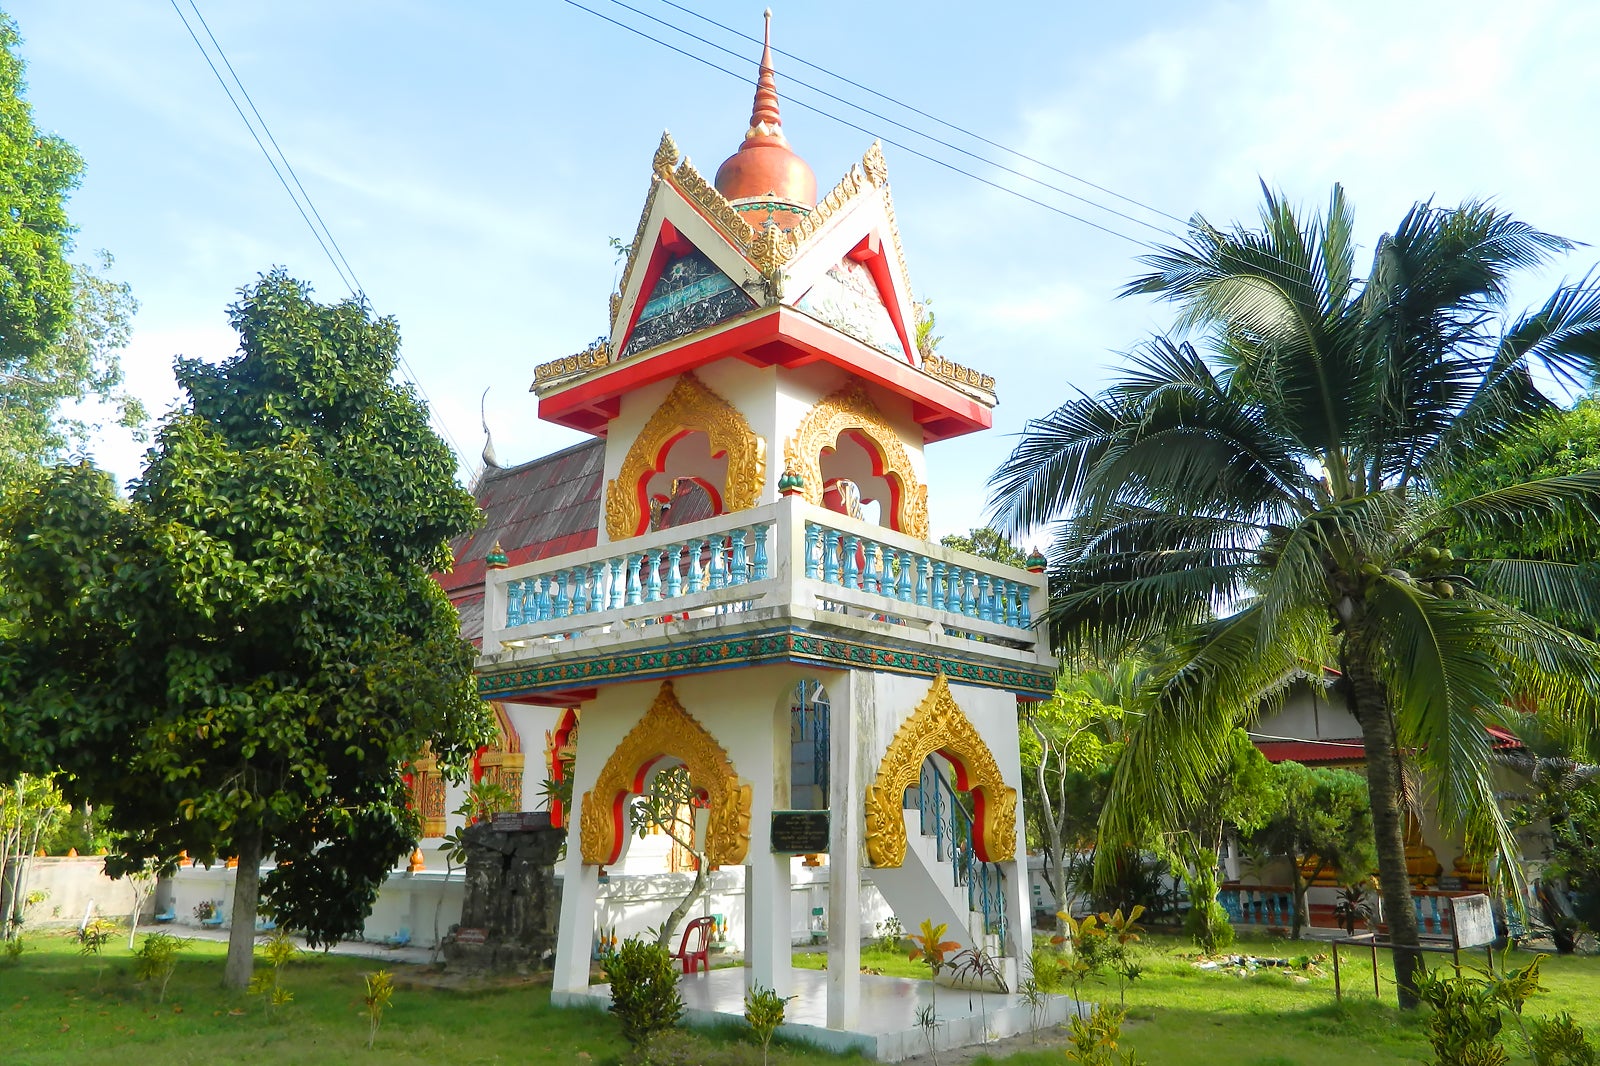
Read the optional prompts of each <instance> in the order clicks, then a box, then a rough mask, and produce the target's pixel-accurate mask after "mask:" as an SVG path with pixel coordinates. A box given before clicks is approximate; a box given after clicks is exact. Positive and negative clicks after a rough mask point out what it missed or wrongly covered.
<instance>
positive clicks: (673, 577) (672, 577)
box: [667, 544, 683, 600]
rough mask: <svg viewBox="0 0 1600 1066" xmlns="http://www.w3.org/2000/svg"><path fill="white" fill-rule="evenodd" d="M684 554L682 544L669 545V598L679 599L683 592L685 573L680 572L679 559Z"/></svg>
mask: <svg viewBox="0 0 1600 1066" xmlns="http://www.w3.org/2000/svg"><path fill="white" fill-rule="evenodd" d="M682 554H683V545H682V544H669V545H667V599H669V600H672V599H677V598H678V596H679V595H681V594H682V592H683V575H681V574H680V573H679V572H678V559H679V556H681V555H682Z"/></svg>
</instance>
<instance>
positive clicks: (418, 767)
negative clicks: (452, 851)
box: [401, 747, 445, 838]
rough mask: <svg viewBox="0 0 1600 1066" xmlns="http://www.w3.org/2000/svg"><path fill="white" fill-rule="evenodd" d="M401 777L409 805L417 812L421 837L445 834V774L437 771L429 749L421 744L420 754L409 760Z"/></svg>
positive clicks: (437, 764)
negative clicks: (408, 798)
mask: <svg viewBox="0 0 1600 1066" xmlns="http://www.w3.org/2000/svg"><path fill="white" fill-rule="evenodd" d="M401 776H402V778H403V779H404V780H405V783H406V787H407V789H408V790H409V792H410V793H411V795H410V803H409V806H410V807H411V809H412V810H414V811H416V812H417V820H418V821H419V822H420V823H421V826H422V835H423V837H424V838H427V837H442V836H444V831H445V811H444V793H445V785H444V775H443V774H442V773H441V772H440V771H439V760H438V759H435V758H434V757H433V751H432V749H430V748H427V747H424V748H423V749H422V754H421V755H419V756H418V757H417V758H415V759H413V760H411V762H410V764H409V765H407V766H406V767H405V769H404V771H403V772H402V774H401Z"/></svg>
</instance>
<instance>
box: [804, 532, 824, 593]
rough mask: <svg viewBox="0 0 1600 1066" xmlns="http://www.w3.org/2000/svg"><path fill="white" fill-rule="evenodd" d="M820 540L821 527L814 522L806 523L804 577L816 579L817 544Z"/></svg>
mask: <svg viewBox="0 0 1600 1066" xmlns="http://www.w3.org/2000/svg"><path fill="white" fill-rule="evenodd" d="M821 540H822V529H821V527H820V526H818V525H817V524H816V523H815V522H807V523H806V577H807V578H809V579H811V580H812V581H815V580H816V579H817V571H818V560H817V545H818V543H819V542H820V541H821Z"/></svg>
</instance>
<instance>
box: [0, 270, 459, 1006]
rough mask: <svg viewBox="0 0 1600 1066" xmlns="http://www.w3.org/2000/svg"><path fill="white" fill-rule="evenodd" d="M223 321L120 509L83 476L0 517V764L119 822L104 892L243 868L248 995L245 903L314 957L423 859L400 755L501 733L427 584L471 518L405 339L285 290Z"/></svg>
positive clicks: (244, 301) (382, 323)
mask: <svg viewBox="0 0 1600 1066" xmlns="http://www.w3.org/2000/svg"><path fill="white" fill-rule="evenodd" d="M229 314H230V318H231V320H232V322H233V325H234V327H235V328H236V329H237V330H238V332H239V335H240V351H239V354H237V355H236V356H234V357H233V358H231V359H229V360H227V361H225V362H221V363H217V364H211V363H205V362H201V361H199V360H196V359H180V360H179V361H178V363H177V368H176V369H177V376H178V381H179V384H180V385H181V386H182V387H183V389H184V391H185V392H186V393H187V397H188V398H187V401H186V403H185V404H184V405H183V406H182V408H181V409H180V410H178V411H177V412H175V413H174V414H173V415H171V416H169V417H168V419H167V420H166V422H165V423H164V424H163V425H162V427H161V429H160V431H159V434H158V438H157V444H156V447H155V448H154V449H153V450H152V452H151V455H150V459H149V462H148V464H147V466H146V468H145V471H144V474H143V476H142V477H141V478H140V480H139V481H137V482H136V483H135V484H134V487H133V496H132V499H131V500H128V501H121V500H118V499H117V498H116V496H115V494H114V493H113V491H112V487H111V484H110V481H109V479H108V478H107V477H106V476H105V475H104V474H102V473H100V472H99V471H96V470H94V469H92V468H91V467H89V466H88V465H87V464H83V463H79V464H75V465H71V466H65V467H60V468H57V469H55V470H54V471H52V472H51V473H50V474H49V476H48V477H45V478H43V479H42V480H40V481H39V482H37V483H36V484H33V485H30V486H29V487H28V488H27V490H26V491H24V492H20V493H18V494H17V499H16V502H15V503H14V505H13V506H12V507H11V508H10V509H9V511H8V512H7V513H5V514H4V515H3V516H0V545H4V548H3V550H0V595H3V596H4V598H5V601H6V602H5V604H4V606H5V607H6V608H7V609H8V610H9V612H10V613H11V614H12V616H13V617H15V618H17V619H18V620H19V624H18V625H17V626H16V627H15V629H14V630H13V631H12V633H11V634H10V635H8V636H4V637H0V700H3V701H4V702H5V703H6V704H7V705H8V712H9V720H8V725H9V726H10V727H11V728H9V729H8V730H7V731H6V734H5V736H4V737H0V769H4V768H5V766H6V764H8V763H10V764H20V765H22V766H23V767H24V768H26V767H27V766H30V765H31V766H49V767H54V766H60V767H62V768H64V769H65V770H67V771H68V772H69V773H70V774H71V776H70V777H68V778H66V779H64V781H63V787H64V788H65V790H66V792H67V795H68V797H69V799H71V800H73V801H75V802H76V801H79V800H88V801H92V802H94V803H97V804H108V805H109V806H110V808H111V814H110V815H109V818H110V822H111V826H112V828H113V829H114V830H115V831H116V832H117V834H118V835H117V838H116V844H115V853H114V854H113V855H112V856H111V858H110V859H108V861H107V869H108V871H109V872H111V873H113V874H123V873H128V872H131V871H134V870H137V869H140V868H142V867H143V865H144V863H145V861H146V860H147V859H148V860H154V861H156V862H157V863H160V864H163V865H168V866H170V864H171V863H172V862H173V860H174V858H175V857H176V856H177V854H178V853H179V851H180V849H182V850H187V851H188V852H189V854H190V855H192V856H193V857H194V858H195V859H196V860H197V861H209V860H213V859H215V858H217V857H219V856H227V855H237V856H238V860H239V862H238V877H237V880H236V882H235V890H234V898H233V905H232V912H231V915H230V917H231V920H232V935H231V937H230V941H229V952H228V963H227V967H226V978H225V979H226V981H227V983H228V984H229V985H231V986H233V987H240V988H242V987H244V986H245V985H246V984H247V983H248V980H249V976H250V970H251V948H252V939H253V937H254V932H255V920H256V914H257V907H258V903H259V902H261V901H264V902H265V905H266V908H267V911H268V913H270V914H272V915H273V917H275V919H276V920H277V922H278V923H279V925H281V926H285V927H289V928H294V929H296V930H300V931H302V932H304V933H305V934H306V935H307V938H308V939H309V940H310V941H311V942H312V943H314V944H315V943H331V942H334V941H337V940H338V939H340V938H342V937H345V936H348V935H350V934H351V933H353V932H355V931H356V930H358V929H359V928H360V927H361V924H362V922H363V920H364V918H365V916H366V914H367V912H368V911H369V910H370V909H371V905H372V901H373V899H374V898H375V897H376V894H377V891H378V888H379V886H380V885H381V884H382V882H383V880H384V879H385V878H386V877H387V875H388V872H389V870H390V869H391V867H392V866H393V864H394V863H395V861H396V860H397V859H398V858H400V857H401V856H403V855H405V854H406V853H408V852H409V851H410V850H411V849H412V848H413V847H414V845H415V840H416V835H417V825H416V821H415V818H414V816H413V815H412V813H411V812H410V811H409V810H408V809H407V792H406V789H405V786H404V783H403V781H402V779H401V768H402V763H403V762H405V761H406V760H407V759H410V758H413V757H414V756H416V754H417V753H418V752H420V751H422V750H424V748H427V749H428V750H430V751H431V752H432V754H433V755H434V756H435V757H436V758H437V759H438V760H439V761H440V764H441V766H443V767H444V768H445V769H446V771H447V772H449V773H451V774H453V775H460V774H462V773H463V772H464V770H465V768H466V765H467V762H468V760H469V759H470V757H471V755H472V752H473V750H474V748H475V747H476V745H477V744H479V743H480V742H486V741H487V739H488V737H489V719H488V717H487V713H486V710H485V706H484V705H483V704H482V702H481V701H480V700H478V699H477V697H476V694H475V691H474V686H473V678H472V660H473V650H472V647H471V645H470V644H468V643H466V642H465V641H463V640H461V638H460V636H459V632H458V621H457V618H456V615H455V612H454V611H453V609H452V608H451V606H450V603H449V601H448V599H446V597H445V595H444V593H443V591H442V589H441V588H440V586H439V585H438V584H437V583H435V582H434V581H433V580H432V579H431V577H430V576H429V575H430V573H431V572H433V571H437V570H442V569H444V568H446V567H448V566H449V564H450V555H449V551H448V548H447V547H446V540H447V539H448V538H449V537H450V536H452V535H454V534H457V533H459V532H461V531H463V530H465V529H467V528H470V526H471V525H472V523H473V522H474V521H475V520H476V518H477V510H476V507H475V506H474V505H473V502H472V499H471V497H470V496H468V495H467V494H466V493H465V492H463V491H462V490H461V489H460V487H459V486H457V485H456V483H455V479H454V471H455V459H454V457H453V456H452V455H451V453H450V451H449V449H448V448H446V447H445V445H444V444H443V443H442V442H441V441H440V440H439V438H438V437H437V436H436V435H435V434H434V433H433V432H432V430H430V429H429V427H428V424H427V414H426V410H425V409H424V407H423V405H422V404H421V403H420V402H419V401H418V400H417V399H416V397H415V395H414V393H413V392H412V390H411V389H410V388H409V387H406V386H397V385H395V384H393V383H392V382H391V380H390V375H391V374H392V373H393V371H394V369H395V365H396V361H397V347H398V343H399V335H398V329H397V327H396V325H395V323H394V321H393V320H392V319H378V320H374V319H373V318H372V317H371V316H370V315H369V313H368V311H367V309H366V307H365V306H364V305H363V304H361V303H357V302H355V301H353V300H346V301H344V302H341V303H338V304H333V305H322V304H318V303H315V302H313V301H312V299H311V297H310V290H309V289H308V288H307V287H306V286H305V285H303V284H301V283H300V282H297V281H294V280H292V279H291V278H289V277H288V276H287V275H285V274H284V273H283V272H282V271H273V272H272V273H270V274H267V275H265V276H263V277H262V278H261V279H260V280H259V281H258V282H257V283H255V284H254V285H251V286H249V287H247V288H245V289H243V290H241V298H240V300H239V302H238V303H236V304H234V305H233V306H232V307H231V308H230V309H229ZM268 853H272V854H273V855H274V856H275V858H276V865H275V867H274V869H273V870H272V871H271V872H270V873H268V874H267V875H266V876H265V877H264V878H260V879H259V880H258V871H259V868H260V865H261V862H262V860H263V858H264V857H265V856H266V855H267V854H268Z"/></svg>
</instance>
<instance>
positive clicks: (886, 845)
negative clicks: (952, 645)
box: [867, 674, 1017, 866]
mask: <svg viewBox="0 0 1600 1066" xmlns="http://www.w3.org/2000/svg"><path fill="white" fill-rule="evenodd" d="M934 752H938V753H939V754H940V755H943V756H944V757H945V758H947V759H949V760H950V763H951V765H952V766H954V767H955V771H956V788H958V789H959V790H961V791H962V792H971V793H972V802H973V819H972V843H973V850H974V851H975V852H977V855H978V858H979V859H982V860H983V861H984V862H1015V861H1016V858H1017V790H1016V789H1014V788H1011V787H1010V786H1009V785H1007V784H1006V783H1005V779H1004V778H1002V777H1001V776H1000V767H999V765H998V764H996V763H995V761H994V755H993V753H992V752H990V751H989V746H988V745H987V744H985V743H984V742H983V737H981V736H979V735H978V731H977V729H976V728H974V727H973V725H972V722H971V720H969V719H968V718H967V716H966V715H965V714H963V713H962V711H961V708H960V707H959V706H957V704H956V700H955V697H954V696H953V695H951V694H950V685H949V683H948V682H946V681H945V677H944V675H943V674H939V675H938V676H936V677H935V678H934V679H933V687H932V688H930V689H929V690H928V694H927V695H926V696H924V697H923V698H922V702H921V703H919V704H917V709H916V710H915V711H914V712H913V713H912V715H911V717H909V718H907V719H906V720H905V721H904V722H902V723H900V728H899V730H897V731H896V732H895V735H894V739H893V740H892V741H890V742H889V750H888V751H886V752H884V754H883V761H882V762H880V763H879V764H878V776H877V778H876V779H875V780H874V781H873V783H872V784H871V785H870V786H868V788H867V858H868V860H869V861H870V862H871V863H872V865H874V866H899V865H900V864H901V863H903V862H905V859H906V823H905V814H904V813H903V811H902V805H903V798H904V796H905V792H906V789H908V788H910V787H911V786H912V785H914V784H916V783H917V778H918V776H919V775H920V774H921V773H922V761H923V760H924V759H926V758H927V757H928V756H929V755H931V754H933V753H934Z"/></svg>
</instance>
